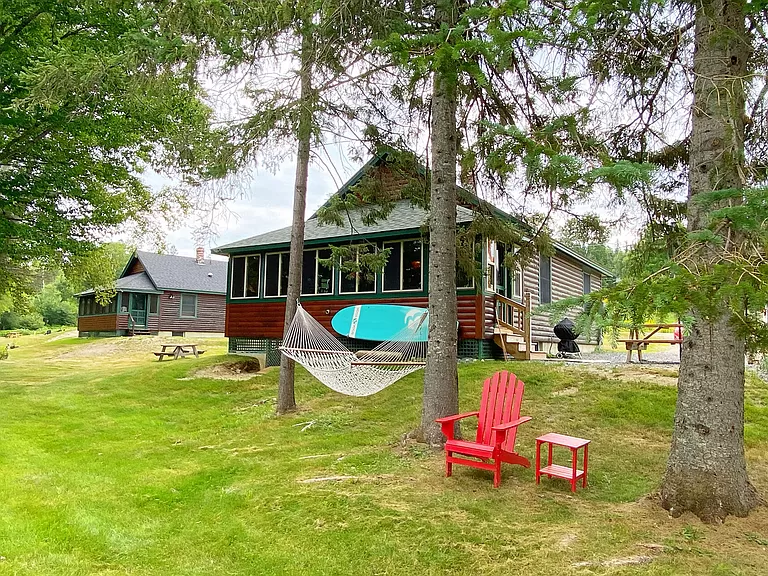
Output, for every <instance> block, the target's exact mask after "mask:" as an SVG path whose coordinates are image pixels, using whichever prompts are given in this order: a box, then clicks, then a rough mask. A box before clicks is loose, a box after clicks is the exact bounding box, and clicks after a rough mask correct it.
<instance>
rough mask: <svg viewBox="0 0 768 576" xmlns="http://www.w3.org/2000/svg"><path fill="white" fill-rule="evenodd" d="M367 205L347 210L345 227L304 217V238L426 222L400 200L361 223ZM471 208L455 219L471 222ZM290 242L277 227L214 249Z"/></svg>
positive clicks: (412, 227) (411, 227)
mask: <svg viewBox="0 0 768 576" xmlns="http://www.w3.org/2000/svg"><path fill="white" fill-rule="evenodd" d="M365 210H366V208H364V207H361V208H356V209H354V210H350V212H349V220H348V221H347V223H346V224H345V225H344V226H335V225H333V224H325V225H321V224H320V222H318V220H317V218H316V217H314V216H313V217H312V218H310V219H309V220H307V222H306V224H305V228H304V240H305V241H308V240H332V239H334V238H344V237H348V236H356V235H368V234H376V233H379V232H395V231H398V230H415V229H418V228H420V227H421V226H422V225H424V224H425V223H426V221H427V217H428V213H427V211H426V210H424V209H423V208H419V207H417V206H413V205H412V204H411V203H410V201H408V200H399V201H398V202H396V203H395V206H394V208H393V209H392V212H391V213H390V215H389V216H388V217H387V218H385V219H382V220H380V221H378V222H375V223H374V224H371V225H370V226H369V225H365V224H363V215H364V214H365ZM472 218H473V216H472V211H471V210H469V209H467V208H464V207H463V206H457V207H456V220H457V222H471V221H472ZM290 241H291V227H290V226H288V227H286V228H280V229H279V230H273V231H272V232H266V233H264V234H259V235H258V236H252V237H250V238H245V239H243V240H238V241H237V242H232V243H231V244H225V245H224V246H219V247H217V248H214V252H216V253H217V254H219V253H223V254H226V253H227V252H229V251H231V250H237V249H238V248H250V247H254V246H269V245H272V244H286V243H290Z"/></svg>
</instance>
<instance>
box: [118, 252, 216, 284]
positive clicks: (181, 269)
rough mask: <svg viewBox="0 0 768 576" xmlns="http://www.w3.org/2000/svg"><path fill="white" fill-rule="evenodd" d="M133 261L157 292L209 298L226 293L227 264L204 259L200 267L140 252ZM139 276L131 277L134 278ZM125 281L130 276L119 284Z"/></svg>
mask: <svg viewBox="0 0 768 576" xmlns="http://www.w3.org/2000/svg"><path fill="white" fill-rule="evenodd" d="M134 258H137V259H138V260H139V262H141V264H142V265H143V266H144V271H145V272H146V276H147V277H148V278H149V280H150V281H151V283H152V284H153V286H154V287H155V289H156V290H160V291H162V290H178V291H181V292H207V293H210V294H226V292H227V262H226V261H222V260H211V259H206V260H205V261H204V263H203V264H198V263H197V260H196V259H195V258H189V257H186V256H171V255H169V254H154V253H152V252H143V251H141V250H139V251H137V252H136V254H135V255H134ZM123 273H125V272H123ZM140 275H141V274H134V275H133V276H140ZM127 278H131V276H123V277H121V278H120V280H124V279H127ZM120 280H118V282H120Z"/></svg>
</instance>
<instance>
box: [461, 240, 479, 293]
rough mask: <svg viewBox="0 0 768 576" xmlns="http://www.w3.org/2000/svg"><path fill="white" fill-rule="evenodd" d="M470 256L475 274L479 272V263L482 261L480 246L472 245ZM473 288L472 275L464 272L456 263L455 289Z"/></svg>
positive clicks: (473, 280) (473, 279)
mask: <svg viewBox="0 0 768 576" xmlns="http://www.w3.org/2000/svg"><path fill="white" fill-rule="evenodd" d="M472 254H473V258H474V260H473V261H474V269H475V271H476V272H475V273H477V272H479V267H480V263H481V262H482V261H483V253H482V246H481V245H480V244H479V243H477V242H473V243H472ZM474 287H475V276H474V275H473V274H469V273H467V271H466V270H464V269H463V268H462V267H461V266H460V265H459V263H458V261H457V262H456V288H474Z"/></svg>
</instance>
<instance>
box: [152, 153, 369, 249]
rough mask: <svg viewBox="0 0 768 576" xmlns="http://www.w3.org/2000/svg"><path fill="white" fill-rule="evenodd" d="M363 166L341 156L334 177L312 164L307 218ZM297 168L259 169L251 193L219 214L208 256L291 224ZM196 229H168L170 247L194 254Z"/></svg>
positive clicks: (156, 180) (155, 183)
mask: <svg viewBox="0 0 768 576" xmlns="http://www.w3.org/2000/svg"><path fill="white" fill-rule="evenodd" d="M360 166H361V164H355V163H352V162H350V161H349V160H344V161H339V159H337V161H335V162H334V166H333V169H334V171H335V172H338V175H336V176H335V178H334V177H331V176H330V175H329V173H328V172H327V171H326V170H324V169H322V168H321V167H319V166H317V165H310V170H309V183H308V191H307V212H306V215H307V217H309V216H310V215H311V214H312V213H313V212H314V211H315V210H317V208H319V207H320V206H321V205H322V204H323V203H324V202H325V201H326V200H327V199H328V198H329V197H330V196H331V194H333V193H334V192H336V191H337V190H338V188H339V186H340V183H343V182H346V180H347V179H348V178H350V177H351V176H352V175H353V174H354V173H355V172H356V171H357V170H358V169H359V168H360ZM294 170H295V162H294V161H293V160H292V159H289V160H287V161H286V162H284V163H283V164H282V165H281V166H280V169H279V170H278V171H277V172H276V173H272V172H270V171H268V170H266V169H264V170H258V171H255V172H254V173H253V177H252V179H251V181H250V184H246V185H245V188H246V189H247V193H246V194H244V195H243V197H242V198H238V199H237V200H233V201H231V202H230V203H229V204H228V212H229V213H228V214H222V215H219V216H217V218H216V220H215V225H216V228H217V236H216V237H214V238H210V239H209V240H208V241H207V242H206V243H205V252H206V255H209V254H210V251H211V248H215V247H216V246H222V245H224V244H229V243H230V242H234V241H236V240H242V239H243V238H248V237H250V236H256V235H257V234H262V233H264V232H269V231H271V230H276V229H278V228H284V227H286V226H290V225H291V210H292V209H293V185H294ZM144 179H145V181H146V182H147V183H148V184H149V185H150V186H152V187H153V188H159V187H161V186H162V185H163V184H167V183H170V182H171V181H170V180H167V179H164V178H162V177H159V176H158V175H156V174H152V173H149V174H146V175H145V177H144ZM194 229H195V224H194V222H190V223H189V225H185V226H182V227H180V228H177V229H175V230H170V231H168V233H167V235H166V240H167V243H168V245H169V248H170V247H173V248H175V250H176V253H177V254H178V255H180V256H194V255H195V248H196V246H195V239H194ZM140 248H145V249H151V247H150V246H140Z"/></svg>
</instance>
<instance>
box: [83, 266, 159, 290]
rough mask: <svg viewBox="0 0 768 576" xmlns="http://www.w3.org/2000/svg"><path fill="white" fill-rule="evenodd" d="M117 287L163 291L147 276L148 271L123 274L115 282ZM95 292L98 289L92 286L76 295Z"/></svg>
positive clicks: (118, 288)
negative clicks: (128, 274)
mask: <svg viewBox="0 0 768 576" xmlns="http://www.w3.org/2000/svg"><path fill="white" fill-rule="evenodd" d="M115 289H116V290H117V291H118V292H148V293H156V294H160V293H162V291H161V290H158V289H157V288H155V285H154V284H153V283H152V280H150V279H149V276H147V273H146V272H141V273H139V274H131V275H130V276H123V277H122V278H118V279H117V281H116V282H115ZM95 292H96V291H95V290H94V289H93V288H91V289H90V290H85V291H84V292H80V293H79V294H75V296H88V295H90V294H94V293H95Z"/></svg>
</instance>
